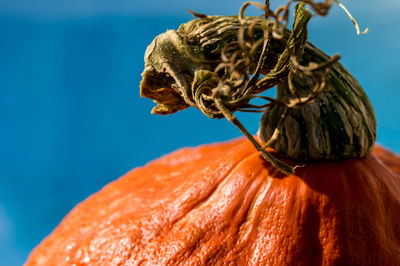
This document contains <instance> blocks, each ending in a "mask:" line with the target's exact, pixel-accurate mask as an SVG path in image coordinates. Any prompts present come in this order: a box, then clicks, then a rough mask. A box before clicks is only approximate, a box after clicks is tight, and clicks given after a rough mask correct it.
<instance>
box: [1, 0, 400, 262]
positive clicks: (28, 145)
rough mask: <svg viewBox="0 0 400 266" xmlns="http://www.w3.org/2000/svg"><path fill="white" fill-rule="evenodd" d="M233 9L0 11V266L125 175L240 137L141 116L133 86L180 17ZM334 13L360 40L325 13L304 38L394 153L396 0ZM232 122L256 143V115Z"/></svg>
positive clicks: (99, 3) (108, 4) (226, 127)
mask: <svg viewBox="0 0 400 266" xmlns="http://www.w3.org/2000/svg"><path fill="white" fill-rule="evenodd" d="M271 2H272V5H273V6H275V7H276V6H277V5H278V4H282V3H283V1H271ZM241 3H242V1H240V0H230V1H226V0H221V1H214V0H213V1H211V0H203V1H191V2H190V3H187V2H186V1H183V0H174V1H161V0H147V1H143V2H140V1H137V0H129V1H128V0H114V1H109V0H107V1H106V0H96V1H94V0H70V1H63V0H36V1H33V0H19V1H15V0H2V1H0V123H1V130H0V265H21V264H22V263H23V262H24V261H25V259H26V257H27V256H28V254H29V252H30V250H31V249H32V248H33V247H34V246H35V245H37V244H38V243H39V242H40V241H41V240H42V239H43V238H44V237H45V236H46V235H48V234H49V233H50V232H51V230H52V229H53V228H54V227H55V226H56V225H57V224H58V223H59V222H60V220H61V219H62V217H63V216H64V215H65V214H66V213H68V211H69V210H70V209H71V208H72V207H73V206H74V205H76V204H77V203H78V202H80V201H82V200H83V199H85V198H86V197H87V196H89V195H90V194H92V193H93V192H95V191H97V190H99V189H100V188H101V187H102V186H104V185H105V184H107V183H108V182H110V181H112V180H115V179H116V178H118V177H119V176H120V175H122V174H124V173H125V172H127V171H128V170H130V169H131V168H133V167H136V166H141V165H143V164H145V163H146V162H148V161H149V160H152V159H154V158H157V157H159V156H161V155H163V154H166V153H168V152H171V151H173V150H175V149H177V148H179V147H183V146H195V145H199V144H203V143H209V142H216V141H222V140H227V139H231V138H234V137H237V136H240V133H239V132H238V130H237V129H236V128H234V127H233V126H232V125H230V124H229V123H228V122H226V121H223V120H212V119H209V118H207V117H205V116H204V115H202V114H201V112H199V111H198V110H196V109H193V108H191V109H187V110H185V111H182V112H179V113H177V114H174V115H171V116H167V117H164V116H155V115H151V114H150V110H151V108H152V107H153V103H152V102H151V101H150V100H148V99H141V98H140V97H139V87H138V86H139V82H140V80H141V76H140V73H141V72H142V70H143V55H144V51H145V49H146V46H147V45H148V44H149V43H150V42H151V41H152V39H153V38H154V37H155V36H156V35H157V34H160V33H162V32H164V31H166V30H167V29H176V28H177V27H178V26H179V24H181V23H184V22H185V21H187V20H189V19H190V18H191V16H190V14H188V13H187V12H186V9H188V8H189V9H192V10H195V11H198V12H203V13H208V14H236V12H237V10H238V8H239V7H240V5H241ZM344 3H345V4H346V5H347V6H348V8H349V9H350V10H351V11H352V13H353V15H354V16H355V17H356V18H357V20H358V21H359V23H360V24H361V27H362V28H364V27H365V26H368V27H369V28H370V33H369V34H367V35H363V36H357V35H356V34H355V30H354V28H353V26H352V23H351V21H350V20H349V19H348V18H347V17H346V15H345V13H344V12H343V11H342V10H340V9H339V8H338V7H335V8H334V9H333V10H332V13H331V14H330V15H329V17H328V18H325V19H320V18H316V19H315V20H313V21H312V22H311V25H310V39H311V41H313V42H314V43H315V44H316V45H317V46H319V47H320V48H322V49H323V50H324V51H325V52H327V53H328V54H333V53H337V52H338V53H340V54H341V55H342V60H341V62H342V63H343V64H344V65H345V66H346V67H347V68H348V69H349V70H350V71H351V72H352V73H353V74H354V76H355V77H357V79H358V80H359V81H360V83H361V84H362V86H363V87H364V89H365V90H366V92H367V93H368V95H369V97H370V99H371V101H372V103H373V104H374V106H375V109H376V114H377V118H378V122H379V131H378V134H379V135H378V142H379V143H381V144H383V145H385V146H387V147H390V148H391V149H392V150H394V151H396V152H400V138H399V136H400V123H399V120H400V114H399V112H400V111H399V110H398V107H399V104H398V103H399V102H400V93H399V92H400V88H399V86H398V84H400V72H399V70H400V66H399V59H400V56H399V51H400V30H399V28H398V25H400V17H399V16H398V14H399V13H400V2H399V1H397V0H392V1H390V0H365V1H345V2H344ZM250 14H256V13H255V10H254V11H253V13H251V12H250ZM240 118H241V119H242V120H243V122H244V124H245V125H246V126H247V128H248V129H249V130H250V131H251V132H253V133H256V131H257V128H258V121H259V119H260V117H259V116H258V115H241V116H240Z"/></svg>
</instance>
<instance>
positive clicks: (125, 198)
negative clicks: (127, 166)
mask: <svg viewBox="0 0 400 266" xmlns="http://www.w3.org/2000/svg"><path fill="white" fill-rule="evenodd" d="M378 156H379V153H378ZM383 161H384V160H383ZM392 161H393V162H395V161H396V162H397V168H396V167H395V168H396V169H398V166H399V165H400V159H399V158H398V157H396V156H395V155H393V159H392ZM289 163H290V162H289ZM395 164H396V163H394V164H393V165H395ZM74 264H75V265H400V175H399V174H397V173H395V171H392V170H390V169H389V168H388V167H387V166H386V165H385V164H384V163H383V162H382V161H381V160H379V159H378V158H377V157H376V156H375V155H374V153H373V154H372V155H371V156H370V157H368V158H365V159H353V160H344V161H336V162H320V163H312V164H308V165H306V166H304V167H302V168H298V169H297V170H296V174H295V175H292V176H285V175H283V174H282V173H280V172H279V171H277V170H276V169H275V168H273V167H272V166H270V165H269V164H268V163H267V162H265V161H264V160H263V159H262V157H261V156H260V155H259V153H257V152H256V150H255V149H254V147H253V146H252V144H251V143H250V142H248V141H247V140H244V139H239V140H234V141H231V142H226V143H219V144H212V145H208V146H201V147H198V148H185V149H181V150H178V151H176V152H174V153H172V154H170V155H167V156H164V157H162V158H160V159H157V160H155V161H152V162H150V163H149V164H147V165H146V166H144V167H141V168H136V169H134V170H132V171H131V172H129V173H127V174H126V175H125V176H123V177H121V178H120V179H118V180H116V181H115V182H112V183H111V184H109V185H107V186H105V187H104V188H103V189H102V190H100V191H99V192H98V193H96V194H94V195H92V196H91V197H89V198H88V199H87V200H85V201H84V202H82V203H80V204H79V205H78V206H77V207H75V208H74V209H73V210H72V211H71V212H70V213H69V214H68V215H67V217H65V218H64V220H63V221H62V222H61V224H60V225H59V226H58V227H57V228H56V229H55V230H54V231H53V232H52V233H51V235H50V236H48V237H47V238H46V239H45V240H43V241H42V243H40V245H39V246H38V247H36V248H35V249H34V251H33V252H32V253H31V255H30V257H29V258H28V261H27V262H26V265H74Z"/></svg>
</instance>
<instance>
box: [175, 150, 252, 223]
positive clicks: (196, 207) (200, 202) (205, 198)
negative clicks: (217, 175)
mask: <svg viewBox="0 0 400 266" xmlns="http://www.w3.org/2000/svg"><path fill="white" fill-rule="evenodd" d="M234 152H235V151H234ZM255 153H256V152H255V151H254V152H253V153H251V154H249V155H247V156H245V157H244V158H243V159H241V160H240V161H238V162H236V163H235V165H233V166H232V168H231V169H230V170H229V171H227V172H226V174H225V175H224V176H223V177H221V179H220V180H219V181H218V185H213V188H212V189H211V191H209V193H208V194H207V195H206V196H204V197H203V198H202V199H201V200H200V201H199V202H196V204H195V205H193V206H192V207H191V209H190V210H189V211H188V212H186V213H185V214H184V215H182V216H181V217H179V218H177V219H176V220H175V221H173V222H172V223H171V227H173V226H174V225H175V224H176V223H177V222H178V221H179V220H181V219H182V218H183V217H185V216H186V215H188V214H189V213H190V212H192V211H195V210H196V209H198V208H201V206H202V205H203V204H204V203H206V202H207V200H208V199H209V198H210V197H212V195H213V194H214V193H215V191H217V190H218V188H219V187H220V186H221V183H223V181H224V180H225V179H226V178H227V177H229V175H230V174H231V173H232V172H233V171H234V170H235V169H236V168H237V167H239V166H240V164H241V163H242V162H243V161H245V160H246V159H247V158H249V157H251V156H252V155H254V154H255ZM256 154H257V153H256Z"/></svg>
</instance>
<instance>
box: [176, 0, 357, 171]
mask: <svg viewBox="0 0 400 266" xmlns="http://www.w3.org/2000/svg"><path fill="white" fill-rule="evenodd" d="M333 1H334V2H336V3H337V4H339V5H340V7H341V8H343V9H344V10H345V11H346V13H347V14H348V15H349V17H350V18H351V20H352V21H353V23H354V25H355V27H356V29H357V33H360V31H359V27H358V24H357V23H356V22H355V20H354V18H353V17H352V16H351V14H350V13H349V12H348V10H347V9H346V8H345V7H344V6H343V5H342V4H341V3H340V2H339V1H338V0H333ZM295 2H298V3H297V5H296V8H295V16H294V22H293V27H292V30H291V33H290V35H289V37H288V38H287V37H286V36H287V34H286V33H287V31H288V30H287V25H288V23H289V13H290V10H291V9H290V8H291V5H292V4H293V3H295ZM306 5H309V6H310V7H311V9H312V11H313V12H314V15H319V16H326V15H327V14H328V12H329V10H330V8H331V6H332V0H326V1H323V2H315V1H313V0H301V1H300V0H290V1H288V3H287V4H286V5H283V6H281V7H279V8H277V9H276V10H275V11H272V10H271V9H270V4H269V0H266V1H265V3H264V4H261V3H259V2H254V1H249V2H245V3H244V4H243V5H242V7H241V8H240V11H239V15H238V22H237V20H235V19H234V18H232V19H231V20H230V21H229V19H228V21H226V20H227V18H224V21H225V22H224V23H225V24H222V25H218V27H215V25H217V24H218V23H220V22H221V21H222V19H221V21H220V20H219V19H216V20H213V17H212V16H208V15H204V14H199V13H196V12H193V11H190V12H191V13H192V14H193V15H194V16H195V17H197V18H198V19H199V20H200V22H199V23H198V24H197V25H195V24H193V25H192V26H191V27H189V28H187V29H186V34H185V35H184V44H185V50H186V53H187V55H188V57H189V58H190V59H191V60H193V61H194V62H198V63H202V64H214V65H215V69H214V71H213V72H199V73H197V74H198V75H200V74H202V75H204V77H203V79H200V78H199V80H203V81H202V82H200V83H199V84H196V86H192V87H191V88H187V90H188V91H186V92H185V94H186V95H187V96H188V99H189V100H190V101H191V104H192V105H193V106H196V107H197V108H198V109H200V110H201V111H202V112H203V113H204V114H206V115H207V116H210V117H212V118H214V117H225V118H226V119H227V120H229V121H230V122H231V123H233V124H234V125H235V126H236V127H238V129H239V130H240V131H241V132H242V133H243V134H244V135H245V136H246V137H247V138H248V139H249V140H250V141H251V142H252V144H253V145H254V146H255V147H256V149H257V150H258V151H259V152H260V153H261V154H262V156H263V158H264V159H265V160H267V161H268V162H270V163H271V164H272V165H273V166H274V167H276V168H277V169H278V170H280V171H282V172H284V173H286V174H293V173H294V170H295V168H296V167H298V166H295V167H292V166H290V165H288V164H286V163H284V162H282V161H280V160H278V159H277V158H275V157H274V156H273V155H271V154H270V153H269V152H267V151H266V150H265V148H266V147H269V146H271V144H272V143H273V142H274V141H275V140H276V139H277V137H278V136H279V133H280V131H281V128H282V125H283V122H284V120H285V119H286V117H287V116H288V115H289V113H290V112H291V110H293V109H295V108H297V107H298V106H300V105H303V104H308V103H311V102H313V101H315V99H317V98H318V96H319V95H320V94H321V92H322V91H323V90H324V88H325V87H326V85H327V82H328V74H329V71H330V68H331V66H332V65H333V64H334V63H335V62H337V61H338V60H339V59H340V56H339V55H334V56H332V57H331V58H330V59H329V60H328V61H326V62H323V63H321V64H317V63H314V62H311V63H309V64H308V65H307V66H303V65H301V63H300V62H299V60H300V59H301V57H302V54H303V51H304V47H305V45H306V41H307V24H308V22H309V20H310V19H311V17H312V16H314V15H313V14H311V12H310V11H309V10H308V9H307V10H306V9H305V6H306ZM249 6H255V7H257V8H258V9H260V10H262V11H263V15H261V16H259V17H256V18H254V19H251V20H249V19H247V17H246V16H245V15H244V14H245V11H246V9H247V8H248V7H249ZM199 25H200V26H199ZM256 26H258V27H261V28H262V30H263V38H261V39H258V40H254V38H253V34H254V30H255V28H256ZM226 29H237V38H236V40H234V41H232V42H228V43H226V44H225V46H224V47H222V49H221V55H220V58H217V59H213V60H210V59H205V58H203V57H202V56H199V54H193V51H192V50H190V49H189V46H188V43H190V42H191V39H193V38H195V39H200V43H202V47H205V46H206V45H209V44H212V43H214V42H217V41H218V40H219V39H220V38H222V37H223V36H222V37H221V36H220V34H223V32H224V30H226ZM285 38H287V40H286V39H285ZM271 39H276V40H283V41H285V42H286V45H285V48H284V50H283V52H282V53H281V54H280V55H279V58H278V60H277V62H276V64H275V66H274V67H273V68H272V69H271V70H269V71H268V72H267V73H262V70H263V66H264V64H265V61H266V54H268V50H269V49H270V45H271V44H270V43H271ZM260 46H261V47H262V48H261V53H260V55H259V56H258V59H256V60H255V61H256V62H257V64H256V65H255V66H254V60H252V59H253V58H254V57H257V51H259V49H260ZM303 76H308V77H311V78H312V79H313V80H314V81H315V86H314V88H313V89H312V90H311V92H310V93H309V94H308V95H306V96H303V97H301V96H300V95H299V94H298V92H297V90H296V87H295V85H294V84H293V79H294V78H295V77H303ZM195 79H196V77H195ZM282 80H287V82H288V85H289V91H290V93H291V94H292V96H293V97H286V98H284V99H280V100H276V99H273V98H270V97H267V96H260V95H257V94H259V93H261V92H264V91H266V90H269V89H271V88H273V87H274V86H275V85H277V84H279V83H281V82H282ZM255 98H259V99H263V100H265V101H267V103H266V104H262V105H254V104H250V101H251V100H252V99H255ZM272 105H283V106H286V107H287V109H286V111H285V112H284V113H283V114H282V115H281V118H280V120H279V122H278V123H277V127H276V128H275V131H274V132H273V134H272V136H271V138H270V139H269V140H267V141H266V142H265V143H264V144H263V145H261V144H260V143H259V142H258V141H257V140H256V139H255V138H254V137H253V136H252V134H250V133H249V132H248V131H247V130H246V129H245V127H244V126H243V124H242V123H241V122H240V121H239V120H238V119H237V117H236V116H235V115H234V114H233V113H234V112H236V111H242V112H266V111H267V110H268V108H269V107H270V106H272Z"/></svg>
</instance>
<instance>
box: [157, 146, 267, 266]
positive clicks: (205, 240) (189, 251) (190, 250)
mask: <svg viewBox="0 0 400 266" xmlns="http://www.w3.org/2000/svg"><path fill="white" fill-rule="evenodd" d="M246 145H247V143H246ZM259 156H260V155H259V154H258V153H257V152H256V151H255V150H254V151H253V152H252V153H251V154H250V155H248V156H246V157H243V158H242V159H241V160H240V161H239V162H237V164H236V165H235V167H233V168H232V169H231V170H230V171H229V173H227V175H226V176H225V177H224V178H221V180H220V181H219V183H218V185H215V188H214V190H213V191H212V193H209V194H208V195H207V196H206V197H205V198H204V199H203V200H202V201H201V202H199V204H196V205H195V207H192V209H191V210H190V211H189V212H187V213H185V215H184V216H182V217H181V218H180V219H179V220H177V221H176V222H175V223H174V225H172V226H174V227H178V228H176V229H177V230H179V226H181V224H180V223H182V222H183V220H184V219H186V218H188V216H189V215H193V216H194V215H196V212H199V211H202V208H204V209H208V207H209V205H212V204H210V203H212V202H213V201H215V197H216V196H217V195H216V193H218V192H220V190H222V191H224V190H225V187H224V182H225V180H227V179H232V177H230V175H232V173H235V172H236V170H237V169H238V168H241V167H242V165H243V164H246V163H247V161H248V160H252V158H253V157H257V160H258V158H259ZM262 170H263V169H260V170H259V171H258V172H257V173H254V175H253V178H252V180H254V179H256V178H257V177H258V176H259V174H260V172H261V171H262ZM246 178H247V177H246ZM252 183H253V181H249V183H248V184H247V186H246V187H249V186H251V184H252ZM243 190H244V191H246V190H247V189H243ZM244 198H247V197H245V196H244ZM250 205H251V203H249V204H247V207H245V209H246V210H244V211H242V215H241V216H242V217H243V218H245V217H246V214H247V209H249V208H250ZM241 207H242V205H241V204H238V206H237V208H239V209H240V208H241ZM232 212H234V213H236V209H233V210H232ZM236 219H237V217H236V215H235V220H236ZM239 220H243V219H239ZM172 226H171V228H170V230H169V231H173V230H174V229H175V228H172ZM209 226H210V225H208V227H209ZM236 227H239V226H238V225H235V228H236ZM227 229H230V228H229V226H228V225H224V226H223V227H221V228H219V231H224V230H227ZM216 233H217V232H216ZM166 234H168V233H166ZM235 234H236V233H232V235H233V236H235ZM166 237H167V238H168V236H167V235H166ZM212 238H213V235H212V234H206V235H201V234H200V235H198V237H196V241H193V240H192V241H191V242H190V243H193V244H194V245H190V246H185V247H181V248H180V249H181V250H183V251H184V255H182V254H180V252H178V254H175V256H174V257H171V258H168V260H167V261H168V262H177V261H176V259H177V257H182V258H183V259H184V258H186V257H187V256H192V255H193V254H196V252H199V249H204V247H203V246H204V245H202V244H205V245H210V243H209V242H210V240H212ZM160 241H165V240H160ZM190 243H186V244H190ZM228 244H229V243H228ZM228 244H227V245H228ZM229 245H230V246H235V245H236V241H235V240H232V241H231V243H230V244H229ZM215 252H218V253H221V254H220V256H225V253H224V251H223V249H222V250H221V249H220V248H218V249H210V250H208V252H207V253H204V251H203V252H201V254H202V255H203V256H206V257H215V256H216V255H215ZM212 255H213V256H212Z"/></svg>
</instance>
